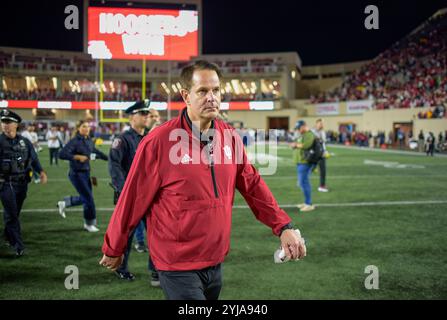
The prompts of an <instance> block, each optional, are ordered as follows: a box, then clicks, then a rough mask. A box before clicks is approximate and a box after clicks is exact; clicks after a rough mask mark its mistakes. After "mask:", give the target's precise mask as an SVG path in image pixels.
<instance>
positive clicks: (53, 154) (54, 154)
mask: <svg viewBox="0 0 447 320" xmlns="http://www.w3.org/2000/svg"><path fill="white" fill-rule="evenodd" d="M49 150H50V165H52V164H53V159H54V160H55V162H56V165H57V158H58V154H57V153H58V151H59V148H49Z"/></svg>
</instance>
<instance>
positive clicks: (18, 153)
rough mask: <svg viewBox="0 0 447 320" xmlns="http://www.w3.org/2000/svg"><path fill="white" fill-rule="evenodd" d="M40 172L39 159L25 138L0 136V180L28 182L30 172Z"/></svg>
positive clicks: (2, 134)
mask: <svg viewBox="0 0 447 320" xmlns="http://www.w3.org/2000/svg"><path fill="white" fill-rule="evenodd" d="M31 170H34V171H36V172H37V173H38V174H40V173H41V172H42V166H41V165H40V162H39V158H38V157H37V154H36V151H34V147H33V144H32V143H31V142H30V141H29V140H28V139H27V138H25V137H22V136H21V135H19V134H18V135H17V136H16V137H15V138H14V139H11V138H9V137H7V136H6V135H5V134H4V133H1V134H0V179H2V180H7V181H9V180H14V179H15V178H22V180H24V181H26V182H29V181H31V179H30V175H29V174H30V171H31Z"/></svg>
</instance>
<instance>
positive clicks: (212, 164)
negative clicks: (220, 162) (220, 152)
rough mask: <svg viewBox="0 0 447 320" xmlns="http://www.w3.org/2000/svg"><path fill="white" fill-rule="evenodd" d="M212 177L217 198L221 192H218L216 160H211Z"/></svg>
mask: <svg viewBox="0 0 447 320" xmlns="http://www.w3.org/2000/svg"><path fill="white" fill-rule="evenodd" d="M210 165H211V178H212V179H213V187H214V195H215V196H216V198H219V193H218V192H217V182H216V174H215V172H214V161H213V160H211V164H210Z"/></svg>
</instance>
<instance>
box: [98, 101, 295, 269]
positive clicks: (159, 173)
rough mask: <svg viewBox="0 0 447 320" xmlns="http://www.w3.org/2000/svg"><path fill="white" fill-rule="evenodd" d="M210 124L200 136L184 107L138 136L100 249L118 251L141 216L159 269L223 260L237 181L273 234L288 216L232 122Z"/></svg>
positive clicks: (199, 266) (109, 252) (109, 253)
mask: <svg viewBox="0 0 447 320" xmlns="http://www.w3.org/2000/svg"><path fill="white" fill-rule="evenodd" d="M191 128H194V130H191ZM212 128H213V129H214V134H213V135H211V138H210V139H209V140H210V141H211V142H209V143H200V138H199V137H200V133H198V130H197V129H196V127H194V126H191V122H190V120H189V118H188V116H187V113H186V108H185V109H183V111H182V112H181V113H180V115H179V117H178V118H175V119H173V120H170V121H168V122H166V123H164V124H163V125H161V126H160V127H158V128H156V129H154V130H152V131H151V132H150V133H149V134H148V135H147V136H146V137H145V138H144V139H143V140H142V141H141V142H140V144H139V146H138V149H137V152H136V155H135V158H134V161H133V163H132V166H131V169H130V172H129V175H128V176H127V179H126V182H125V184H124V188H123V191H122V193H121V195H120V198H119V200H118V203H117V205H116V207H115V210H114V212H113V215H112V217H111V219H110V222H109V226H108V228H107V232H106V234H105V238H104V244H103V247H102V251H103V253H104V254H105V255H107V256H111V257H116V256H121V255H122V254H123V253H124V251H125V249H126V246H127V241H128V238H129V234H130V232H131V231H132V230H133V229H134V228H135V227H136V226H137V224H138V222H139V221H140V220H141V219H142V218H143V217H144V216H146V219H147V220H146V221H147V227H148V228H147V236H148V237H147V238H148V243H149V251H150V254H151V257H152V260H153V262H154V264H155V267H156V268H157V270H163V271H187V270H198V269H203V268H206V267H210V266H214V265H216V264H219V263H221V262H223V260H224V258H225V256H226V255H227V254H228V251H229V249H230V230H231V215H232V206H233V201H234V193H235V189H236V188H237V189H238V190H239V192H240V193H241V194H242V196H243V197H244V198H245V200H246V201H247V203H248V205H249V206H250V208H251V210H252V211H253V213H254V215H255V216H256V219H258V220H260V221H261V222H262V223H264V224H266V225H267V226H269V227H270V228H272V230H273V233H274V234H275V235H279V234H280V230H281V228H282V227H283V226H285V225H286V224H288V223H290V222H291V219H290V217H289V216H288V215H287V214H286V213H285V212H284V211H283V210H282V209H280V208H279V206H278V203H277V202H276V200H275V199H274V197H273V195H272V193H271V192H270V190H269V188H268V187H267V185H266V184H265V182H264V180H263V179H262V178H261V176H260V175H259V173H258V172H257V170H256V169H255V168H254V167H253V166H252V165H251V164H250V162H249V160H248V159H247V155H246V153H245V150H244V148H243V144H242V140H241V138H240V137H239V136H238V135H237V133H236V132H235V130H234V128H232V127H231V126H230V125H228V124H226V123H225V122H223V121H220V120H214V121H213V124H212ZM176 129H177V130H176ZM213 129H210V130H209V132H211V131H213ZM193 133H194V134H193ZM196 133H197V134H196Z"/></svg>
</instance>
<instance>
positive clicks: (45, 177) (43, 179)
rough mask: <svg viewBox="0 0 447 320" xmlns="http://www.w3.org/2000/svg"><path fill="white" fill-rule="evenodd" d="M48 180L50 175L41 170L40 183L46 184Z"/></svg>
mask: <svg viewBox="0 0 447 320" xmlns="http://www.w3.org/2000/svg"><path fill="white" fill-rule="evenodd" d="M47 182H48V177H47V174H46V173H45V171H41V172H40V183H42V184H46V183H47Z"/></svg>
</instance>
